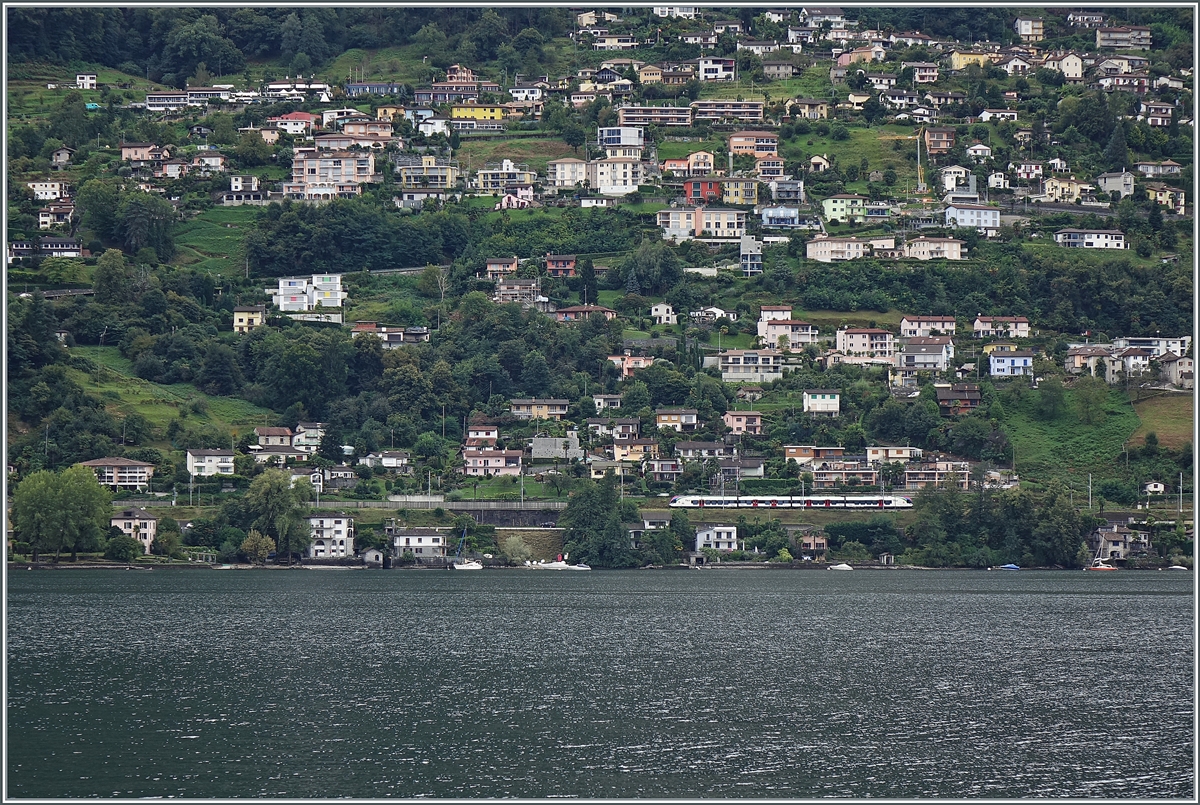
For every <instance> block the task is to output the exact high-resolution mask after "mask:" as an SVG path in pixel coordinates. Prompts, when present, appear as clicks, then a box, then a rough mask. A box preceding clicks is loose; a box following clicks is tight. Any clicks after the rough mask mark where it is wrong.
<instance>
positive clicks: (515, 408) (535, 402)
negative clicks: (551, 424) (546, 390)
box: [509, 397, 570, 420]
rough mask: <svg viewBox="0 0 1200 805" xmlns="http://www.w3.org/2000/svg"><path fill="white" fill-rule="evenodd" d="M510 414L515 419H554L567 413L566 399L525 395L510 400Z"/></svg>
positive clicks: (567, 403)
mask: <svg viewBox="0 0 1200 805" xmlns="http://www.w3.org/2000/svg"><path fill="white" fill-rule="evenodd" d="M509 404H510V405H511V406H512V408H511V411H512V415H513V416H515V417H516V418H517V419H554V420H559V419H562V418H563V417H565V416H566V415H567V406H568V405H570V403H569V402H568V401H567V400H559V399H538V398H536V397H527V398H521V399H514V400H510V401H509Z"/></svg>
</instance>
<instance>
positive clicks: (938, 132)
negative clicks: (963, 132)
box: [925, 126, 958, 155]
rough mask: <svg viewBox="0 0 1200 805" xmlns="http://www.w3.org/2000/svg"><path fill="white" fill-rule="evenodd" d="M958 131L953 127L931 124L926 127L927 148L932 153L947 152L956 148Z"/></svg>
mask: <svg viewBox="0 0 1200 805" xmlns="http://www.w3.org/2000/svg"><path fill="white" fill-rule="evenodd" d="M957 136H958V133H957V132H956V131H955V130H954V129H951V128H942V127H938V126H930V127H929V128H927V129H925V148H926V151H927V153H929V154H930V155H936V154H947V153H949V152H950V150H951V149H952V148H954V144H955V141H956V139H957Z"/></svg>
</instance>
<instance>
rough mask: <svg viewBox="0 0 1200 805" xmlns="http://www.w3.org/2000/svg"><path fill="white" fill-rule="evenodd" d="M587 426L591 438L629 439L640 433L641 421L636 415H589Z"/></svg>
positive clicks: (636, 436)
mask: <svg viewBox="0 0 1200 805" xmlns="http://www.w3.org/2000/svg"><path fill="white" fill-rule="evenodd" d="M587 428H588V433H590V434H591V435H592V437H593V438H605V437H610V438H612V440H613V441H629V440H631V439H636V438H638V436H640V435H641V428H642V421H641V420H640V419H638V418H637V417H604V416H598V417H589V418H588V420H587Z"/></svg>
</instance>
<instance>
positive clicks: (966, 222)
mask: <svg viewBox="0 0 1200 805" xmlns="http://www.w3.org/2000/svg"><path fill="white" fill-rule="evenodd" d="M946 226H949V227H964V228H967V229H975V230H976V231H978V232H979V233H980V234H985V235H993V234H995V233H996V232H998V231H999V230H1000V208H999V207H987V206H984V205H982V204H948V205H946Z"/></svg>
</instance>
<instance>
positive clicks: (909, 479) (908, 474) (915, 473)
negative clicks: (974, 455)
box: [904, 461, 971, 492]
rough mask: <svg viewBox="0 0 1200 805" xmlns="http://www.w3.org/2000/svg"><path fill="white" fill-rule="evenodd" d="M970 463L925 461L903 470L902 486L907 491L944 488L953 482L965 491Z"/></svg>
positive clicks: (968, 482)
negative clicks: (928, 487) (930, 487)
mask: <svg viewBox="0 0 1200 805" xmlns="http://www.w3.org/2000/svg"><path fill="white" fill-rule="evenodd" d="M970 472H971V465H970V463H969V462H966V461H925V462H921V463H914V464H911V465H909V467H908V468H907V469H905V470H904V488H905V489H907V490H909V491H916V490H918V489H924V488H925V487H927V486H931V485H932V486H933V487H934V488H935V489H946V488H947V486H949V485H951V484H953V485H954V486H956V487H957V488H958V489H960V490H962V491H963V492H966V491H967V489H968V488H969V486H970V479H971V476H970Z"/></svg>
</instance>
